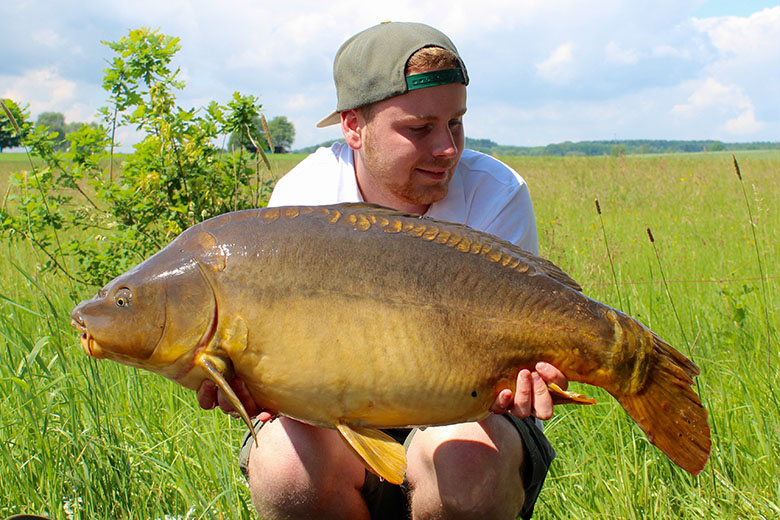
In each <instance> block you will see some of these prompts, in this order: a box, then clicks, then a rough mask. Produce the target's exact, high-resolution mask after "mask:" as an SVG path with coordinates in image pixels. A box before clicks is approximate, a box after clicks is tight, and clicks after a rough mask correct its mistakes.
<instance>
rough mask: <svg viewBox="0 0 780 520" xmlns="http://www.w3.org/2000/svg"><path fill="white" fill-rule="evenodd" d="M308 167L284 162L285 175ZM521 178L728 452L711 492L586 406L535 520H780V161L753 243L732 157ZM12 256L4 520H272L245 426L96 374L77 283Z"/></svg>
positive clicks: (534, 166)
mask: <svg viewBox="0 0 780 520" xmlns="http://www.w3.org/2000/svg"><path fill="white" fill-rule="evenodd" d="M3 155H4V154H0V158H2V157H3ZM299 159H300V157H288V156H284V157H281V156H273V157H272V160H274V166H275V167H278V168H279V170H278V171H279V172H282V171H286V169H288V168H289V167H292V165H293V164H294V163H295V162H297V160H299ZM505 159H506V160H507V161H508V162H509V163H510V164H511V165H512V166H513V167H514V168H515V169H517V171H518V172H520V173H521V175H523V176H524V177H525V179H526V180H527V181H528V183H529V185H530V187H531V191H532V197H533V200H534V206H535V211H536V214H537V219H538V227H539V236H540V246H541V251H542V254H543V255H544V256H546V257H548V258H550V259H551V260H553V261H554V262H555V263H557V264H558V265H559V266H561V267H562V268H563V269H564V270H565V271H567V272H568V273H569V274H571V275H572V276H573V277H574V278H575V279H576V280H578V281H579V282H580V283H581V284H582V285H583V287H584V288H585V289H584V290H585V292H586V294H588V295H590V296H592V297H594V298H596V299H598V300H600V301H604V302H605V303H608V304H611V305H613V306H616V307H622V308H623V310H625V311H627V312H629V313H630V314H632V315H633V316H635V317H637V318H639V319H640V320H642V321H643V322H645V323H646V324H648V325H649V326H651V327H652V328H653V329H654V330H655V331H656V332H657V333H659V334H660V335H661V336H662V337H664V338H665V339H667V340H669V341H670V342H671V343H672V344H673V345H675V346H676V347H677V348H678V349H679V350H681V351H682V352H683V353H685V354H688V355H690V356H692V357H693V359H694V360H695V361H696V362H697V364H698V365H699V366H700V367H701V369H702V373H701V375H700V376H699V378H698V380H697V382H698V391H699V392H700V395H701V396H702V398H703V401H704V403H705V406H706V407H707V408H708V410H709V413H710V425H711V428H712V433H713V449H712V456H711V459H710V462H709V464H708V465H707V467H706V468H705V470H704V471H703V472H702V473H701V475H699V476H698V477H691V476H689V475H688V474H686V473H685V472H683V471H682V470H680V469H678V468H677V467H675V466H674V465H673V464H672V463H670V462H669V461H668V460H667V459H666V457H665V456H664V455H663V454H662V453H660V452H659V451H658V450H657V449H655V448H654V447H653V446H651V445H650V444H649V443H648V442H647V440H646V439H645V437H644V435H643V434H642V432H641V431H640V430H639V429H638V428H637V427H636V426H635V425H634V424H633V422H632V421H631V420H630V419H628V418H627V416H626V414H625V413H624V412H623V410H622V409H621V408H620V406H619V405H618V404H617V403H616V402H615V401H614V400H613V399H612V398H611V397H609V396H607V395H606V394H605V393H604V392H602V391H600V390H598V389H594V388H592V387H586V388H582V387H580V389H582V390H583V391H584V392H585V393H587V394H589V395H593V396H595V397H597V398H598V399H599V404H597V405H595V406H592V407H558V408H556V416H555V417H554V418H553V419H552V420H551V421H548V423H547V430H546V431H547V434H548V436H549V438H550V440H551V442H552V443H553V445H554V446H555V447H556V450H557V451H558V454H559V456H558V458H557V459H556V461H555V462H554V463H553V466H552V470H551V474H550V475H549V476H548V481H547V484H546V485H545V487H544V489H543V491H542V494H541V496H540V499H539V503H538V504H537V507H536V513H535V518H538V519H558V518H560V519H564V518H566V519H568V518H585V519H590V518H596V519H599V518H605V519H606V518H621V519H623V518H628V519H641V518H658V519H679V518H684V519H700V518H706V519H731V518H749V519H753V518H755V519H763V518H778V517H780V483H779V482H780V478H779V477H780V475H779V474H778V473H779V472H778V469H777V461H778V459H780V426H778V425H780V405H779V404H778V396H777V393H778V392H780V390H776V388H779V385H778V383H780V370H779V369H778V366H779V365H780V360H779V359H778V356H777V352H778V349H777V343H776V339H773V338H771V337H768V335H774V337H776V335H777V331H778V318H779V317H778V312H777V308H776V307H777V304H776V303H774V304H773V302H777V301H778V298H777V297H778V288H779V286H778V284H779V282H778V280H779V279H780V272H779V271H778V269H777V267H776V265H777V263H776V262H772V261H770V260H771V259H774V258H777V257H778V255H779V254H780V231H778V230H780V212H778V211H777V208H776V207H775V206H776V201H777V200H778V199H780V185H778V183H777V182H776V177H777V172H778V170H780V153H763V152H762V153H752V152H750V153H742V154H737V159H738V160H739V164H740V168H741V172H742V176H743V179H744V186H745V189H746V193H747V203H748V204H750V209H751V214H752V218H753V225H751V222H750V220H749V218H750V217H749V216H748V211H747V209H746V201H745V198H744V197H743V194H742V191H741V187H740V185H739V181H738V179H737V177H736V174H735V172H734V168H733V164H732V162H731V156H730V155H729V154H718V153H713V154H688V155H665V156H638V157H620V158H611V157H590V158H588V157H581V158H563V157H560V158H558V157H555V158H543V157H511V158H505ZM281 161H289V162H284V163H282V162H281ZM3 166H4V161H0V182H2V179H3V177H2V172H4V171H5V170H2V168H3ZM596 198H598V199H599V203H600V206H601V210H602V215H601V221H600V219H599V215H598V214H597V212H596V208H595V205H594V199H596ZM602 224H603V230H602ZM648 226H649V227H650V228H651V229H652V231H653V235H654V237H655V244H654V246H655V250H654V248H653V245H652V244H651V243H650V241H649V240H648V237H647V232H646V228H647V227H648ZM753 230H754V231H755V235H754V234H753ZM605 235H606V237H607V238H608V240H607V241H606V242H605V238H604V236H605ZM605 243H606V244H608V245H605ZM0 247H2V255H3V257H4V258H5V259H6V261H3V262H0V315H1V316H2V318H1V319H0V395H2V396H4V402H3V406H2V407H0V517H4V516H6V515H10V514H14V513H20V512H33V511H35V512H38V513H46V514H49V515H51V516H52V517H53V518H57V519H65V518H76V519H87V518H90V519H92V518H99V519H109V518H111V519H113V518H123V519H136V518H137V519H142V518H143V519H147V518H155V519H156V518H159V519H163V518H193V519H195V518H225V519H227V518H230V519H249V518H255V516H256V515H255V513H254V512H253V510H252V508H251V505H250V502H249V498H248V494H247V491H246V488H245V485H244V483H243V479H242V477H241V475H240V474H239V472H238V469H237V467H236V463H235V459H236V456H237V450H238V440H239V439H240V438H241V435H242V433H243V427H242V425H241V424H240V422H239V421H236V420H232V419H230V418H228V417H227V416H225V415H224V414H222V413H219V412H205V411H203V410H200V408H198V406H197V403H196V400H195V396H194V394H193V393H191V392H189V391H187V390H184V389H182V388H180V387H178V386H176V385H174V384H173V383H170V382H168V381H166V380H164V379H163V378H160V377H159V376H156V375H153V374H150V373H145V372H142V371H138V370H133V369H130V368H127V367H124V366H120V365H117V364H114V363H101V362H98V361H95V360H93V359H91V358H89V357H87V356H86V355H84V353H83V352H82V351H81V347H80V345H79V342H78V338H77V334H76V332H75V331H74V330H73V329H71V328H70V327H69V325H68V323H69V316H68V315H69V312H70V309H71V308H72V307H73V305H74V303H75V301H74V299H73V298H72V297H70V296H68V295H69V294H70V288H69V285H68V283H67V282H66V281H65V280H62V279H60V278H58V277H56V276H54V275H50V274H44V273H39V272H38V271H37V270H36V261H37V260H36V258H35V256H34V254H33V253H32V252H31V251H30V250H29V249H27V248H26V247H25V245H24V244H19V245H12V244H9V243H6V242H0ZM607 247H608V248H609V249H607ZM656 253H657V256H656ZM757 255H758V258H757ZM610 256H611V258H612V261H613V265H614V275H613V271H612V268H611V267H610ZM759 258H760V260H761V263H762V264H763V266H764V272H763V273H762V272H760V269H759ZM661 270H663V273H664V276H665V278H666V282H667V283H668V287H669V295H668V296H667V293H666V290H665V288H664V282H663V280H662V278H661ZM81 292H85V294H81V295H80V296H82V297H86V296H88V294H86V293H88V292H90V291H89V290H86V289H82V290H81ZM765 302H768V303H765ZM672 305H674V307H675V308H676V309H677V312H678V314H679V318H680V321H679V322H678V321H677V319H676V318H675V316H674V311H673V307H672ZM767 323H768V326H767ZM69 512H70V513H69Z"/></svg>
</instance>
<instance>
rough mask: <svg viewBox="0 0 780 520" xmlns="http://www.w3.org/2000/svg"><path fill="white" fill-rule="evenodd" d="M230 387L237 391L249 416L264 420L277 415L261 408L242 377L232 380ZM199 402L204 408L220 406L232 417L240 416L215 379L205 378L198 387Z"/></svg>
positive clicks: (209, 408)
mask: <svg viewBox="0 0 780 520" xmlns="http://www.w3.org/2000/svg"><path fill="white" fill-rule="evenodd" d="M230 387H231V388H232V389H233V391H234V392H235V393H236V396H237V397H238V400H239V401H241V404H242V405H244V409H245V410H246V413H247V415H249V417H257V418H258V419H260V420H261V421H263V422H266V421H268V420H270V419H273V418H274V417H275V415H274V414H272V413H271V412H268V411H266V410H262V409H261V408H260V406H259V405H258V404H257V402H256V401H255V400H254V399H253V398H252V394H250V393H249V390H248V389H247V387H246V385H245V384H244V382H243V381H242V380H241V379H239V378H237V377H236V378H234V379H233V380H232V381H230ZM198 404H199V405H200V407H201V408H203V409H204V410H212V409H214V408H216V407H217V406H219V408H220V410H222V411H223V412H225V413H226V414H228V415H230V416H232V417H238V411H236V409H235V408H233V405H232V404H230V401H228V400H227V398H226V397H225V394H224V393H222V391H221V390H220V389H219V388H217V385H215V384H214V382H213V381H210V380H208V379H206V380H204V381H203V382H202V383H201V384H200V387H199V388H198Z"/></svg>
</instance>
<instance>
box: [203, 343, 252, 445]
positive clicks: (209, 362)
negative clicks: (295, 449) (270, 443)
mask: <svg viewBox="0 0 780 520" xmlns="http://www.w3.org/2000/svg"><path fill="white" fill-rule="evenodd" d="M218 364H219V365H224V364H225V363H224V361H222V360H221V359H219V358H212V356H209V355H207V354H205V355H201V356H199V357H198V358H197V359H196V360H195V365H196V366H199V367H201V368H202V369H203V370H205V371H206V373H207V374H208V375H209V379H211V380H212V381H214V384H215V385H217V387H219V389H220V390H222V393H223V394H225V397H227V399H228V401H230V404H231V405H233V408H234V409H235V410H236V411H237V412H238V413H239V415H241V419H243V421H244V422H245V423H246V425H247V426H248V427H249V431H251V432H252V436H253V437H254V439H255V444H257V434H256V433H255V429H254V427H253V426H252V420H251V419H250V418H249V414H248V413H247V411H246V408H244V405H243V404H241V401H240V400H239V399H238V396H237V395H236V393H235V392H234V391H233V388H231V387H230V383H228V382H227V380H226V379H225V376H223V375H222V372H223V370H224V367H223V370H220V369H219V368H217V365H218Z"/></svg>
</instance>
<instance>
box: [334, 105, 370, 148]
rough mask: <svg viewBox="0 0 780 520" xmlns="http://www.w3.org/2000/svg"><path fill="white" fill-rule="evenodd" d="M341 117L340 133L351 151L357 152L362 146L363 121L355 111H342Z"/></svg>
mask: <svg viewBox="0 0 780 520" xmlns="http://www.w3.org/2000/svg"><path fill="white" fill-rule="evenodd" d="M340 115H341V133H342V134H344V140H345V141H346V142H347V144H348V145H349V147H350V148H352V149H353V150H359V149H360V148H361V147H362V146H363V129H364V128H365V121H363V118H362V117H360V115H359V114H358V112H357V110H355V109H352V110H343V111H341V112H340Z"/></svg>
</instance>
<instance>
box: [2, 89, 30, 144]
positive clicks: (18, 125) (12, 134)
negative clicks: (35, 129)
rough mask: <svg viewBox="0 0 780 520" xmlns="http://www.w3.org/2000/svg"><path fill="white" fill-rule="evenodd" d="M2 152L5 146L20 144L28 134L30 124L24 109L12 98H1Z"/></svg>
mask: <svg viewBox="0 0 780 520" xmlns="http://www.w3.org/2000/svg"><path fill="white" fill-rule="evenodd" d="M0 103H2V105H3V106H2V107H0V153H2V151H3V148H13V147H14V146H19V145H20V144H21V142H22V139H23V138H24V137H25V136H26V135H27V132H28V130H29V125H28V124H27V123H26V119H27V115H26V114H25V113H24V110H23V109H21V108H20V107H19V105H17V104H16V103H15V102H13V101H12V100H10V99H2V100H0Z"/></svg>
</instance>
